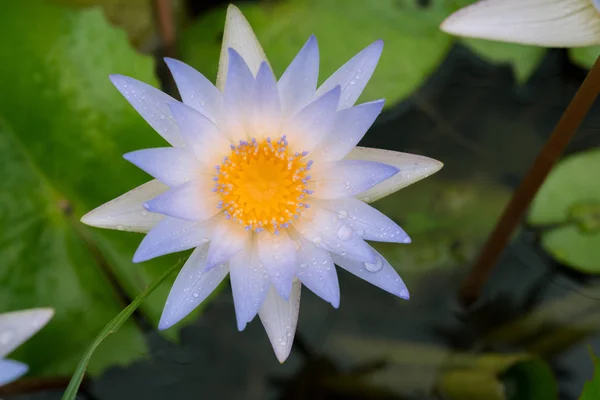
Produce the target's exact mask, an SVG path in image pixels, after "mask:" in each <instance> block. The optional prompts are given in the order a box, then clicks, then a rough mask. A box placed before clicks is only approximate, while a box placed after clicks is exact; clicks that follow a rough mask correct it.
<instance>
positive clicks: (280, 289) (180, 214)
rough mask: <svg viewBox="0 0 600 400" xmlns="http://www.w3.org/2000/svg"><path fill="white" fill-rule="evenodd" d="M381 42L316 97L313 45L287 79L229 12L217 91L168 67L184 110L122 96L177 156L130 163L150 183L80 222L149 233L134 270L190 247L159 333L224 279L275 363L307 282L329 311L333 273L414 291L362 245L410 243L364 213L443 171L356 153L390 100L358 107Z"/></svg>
mask: <svg viewBox="0 0 600 400" xmlns="http://www.w3.org/2000/svg"><path fill="white" fill-rule="evenodd" d="M382 46H383V43H382V42H381V41H377V42H375V43H373V44H371V45H370V46H368V47H367V48H365V49H364V50H362V51H361V52H360V53H358V54H357V55H356V56H355V57H354V58H352V59H351V60H350V61H348V62H347V63H346V64H344V65H343V66H342V67H341V68H340V69H339V70H338V71H337V72H335V73H334V74H333V75H332V76H331V77H329V79H327V80H326V81H325V82H324V83H323V84H322V85H321V86H319V87H318V88H317V75H318V68H319V52H318V47H317V40H316V39H315V38H314V37H310V38H309V39H308V41H307V42H306V44H305V45H304V47H302V49H301V50H300V52H299V53H298V55H297V56H296V58H295V59H294V60H293V61H292V63H291V64H290V65H289V67H288V68H287V69H286V71H285V72H284V73H283V75H282V76H281V78H280V79H279V80H276V79H275V76H274V74H273V72H272V70H271V67H270V66H269V63H268V61H267V59H266V56H265V54H264V52H263V50H262V48H261V46H260V44H259V43H258V41H257V39H256V37H255V35H254V33H253V32H252V29H251V28H250V26H249V24H248V22H247V21H246V19H245V18H244V17H243V15H242V14H241V12H240V11H239V10H238V9H237V8H236V7H234V6H230V7H229V9H228V12H227V17H226V24H225V33H224V39H223V48H222V52H221V60H220V65H219V73H218V76H217V85H216V87H215V86H213V84H212V83H211V82H210V81H209V80H208V79H206V78H205V77H204V76H202V75H201V74H200V73H199V72H197V71H195V70H194V69H193V68H191V67H189V66H188V65H186V64H184V63H182V62H180V61H176V60H173V59H166V63H167V64H168V66H169V68H170V70H171V72H172V74H173V77H174V79H175V82H176V84H177V87H178V89H179V92H180V94H181V98H182V99H183V102H179V101H176V100H174V99H173V98H171V97H169V96H168V95H166V94H164V93H162V92H160V91H159V90H157V89H154V88H153V87H150V86H148V85H146V84H144V83H142V82H139V81H136V80H134V79H132V78H128V77H124V76H118V75H117V76H112V77H111V80H112V82H113V83H114V85H115V86H116V87H117V89H119V91H121V93H122V94H123V95H124V96H125V98H126V99H127V100H128V101H129V102H130V103H131V104H132V105H133V107H134V108H135V109H136V110H137V111H138V112H139V113H140V114H141V115H142V117H144V118H145V119H146V121H147V122H148V123H149V124H150V125H151V126H152V127H153V128H154V129H155V130H156V131H157V132H158V133H159V134H160V135H161V136H162V137H163V138H164V139H165V140H166V141H167V142H169V144H171V146H172V147H164V148H154V149H146V150H140V151H134V152H132V153H129V154H126V155H125V158H126V159H127V160H128V161H130V162H132V163H133V164H135V165H136V166H138V167H139V168H141V169H143V170H144V171H146V172H147V173H148V174H150V175H152V176H153V177H154V178H155V179H156V180H153V181H150V182H148V183H146V184H144V185H142V186H140V187H138V188H136V189H134V190H132V191H130V192H128V193H126V194H124V195H122V196H121V197H119V198H117V199H115V200H112V201H111V202H109V203H107V204H105V205H103V206H101V207H99V208H97V209H96V210H93V211H92V212H90V213H88V214H87V215H85V216H84V217H83V218H82V221H83V222H84V223H86V224H89V225H93V226H97V227H103V228H112V229H114V228H117V229H121V230H129V231H136V232H147V235H146V236H145V238H144V239H143V241H142V243H141V244H140V246H139V248H138V250H137V252H136V253H135V255H134V261H135V262H141V261H145V260H148V259H151V258H154V257H158V256H160V255H163V254H167V253H172V252H177V251H182V250H186V249H192V248H193V249H194V251H193V253H192V254H191V256H190V258H189V259H188V260H187V262H186V263H185V265H184V266H183V268H182V270H181V272H180V273H179V275H178V277H177V279H176V281H175V283H174V285H173V287H172V289H171V292H170V294H169V297H168V299H167V303H166V306H165V309H164V311H163V315H162V317H161V321H160V323H159V328H160V329H166V328H169V327H171V326H172V325H173V324H175V323H177V322H178V321H180V320H181V319H182V318H183V317H185V316H186V315H187V314H189V313H190V312H191V311H192V310H193V309H194V308H195V307H197V306H198V305H199V304H200V303H201V302H202V301H203V300H204V299H206V297H207V296H208V295H209V294H210V293H211V292H212V291H213V290H214V289H215V288H216V287H217V286H218V285H219V283H220V282H221V281H222V280H223V279H224V278H225V277H226V276H227V275H229V276H230V280H231V288H232V292H233V300H234V305H235V313H236V317H237V327H238V329H239V330H242V329H244V327H245V326H246V324H247V323H248V322H250V321H251V320H252V319H253V318H254V317H255V316H256V315H257V314H258V315H259V317H260V319H261V321H262V323H263V325H264V327H265V329H266V331H267V334H268V336H269V339H270V341H271V343H272V345H273V348H274V350H275V354H276V356H277V358H278V359H279V361H280V362H283V361H284V360H285V359H286V358H287V357H288V355H289V353H290V349H291V345H292V342H293V338H294V334H295V330H296V324H297V319H298V310H299V305H300V288H301V285H302V284H304V285H305V286H306V287H308V288H309V289H310V290H312V291H313V292H314V293H316V294H317V295H318V296H320V297H322V298H323V299H324V300H326V301H327V302H329V303H331V304H332V305H333V306H334V307H338V305H339V302H340V293H339V286H338V278H337V274H336V269H335V266H334V263H335V264H337V265H338V266H340V267H342V268H343V269H346V270H347V271H349V272H351V273H353V274H355V275H357V276H358V277H360V278H362V279H364V280H366V281H368V282H370V283H372V284H374V285H377V286H379V287H380V288H382V289H383V290H386V291H388V292H390V293H392V294H395V295H397V296H399V297H402V298H405V299H408V291H407V289H406V286H405V285H404V283H403V282H402V279H400V277H399V276H398V274H397V273H396V271H395V270H394V268H392V266H391V265H390V264H389V263H388V262H387V261H386V260H385V259H384V258H383V257H382V256H381V255H380V254H379V253H377V252H376V251H375V250H374V249H373V248H372V247H371V246H369V245H368V244H367V242H366V241H365V240H375V241H383V242H396V243H409V242H410V239H409V237H408V235H407V234H406V233H405V232H404V231H403V230H402V229H401V228H400V227H399V226H397V225H396V224H395V223H394V222H393V221H392V220H390V219H389V218H388V217H386V216H385V215H383V214H381V213H380V212H379V211H377V210H376V209H374V208H372V207H370V206H369V205H367V204H366V202H368V201H374V200H376V199H378V198H381V197H383V196H385V195H387V194H389V193H391V192H394V191H396V190H398V189H400V188H402V187H405V186H407V185H410V184H411V183H413V182H416V181H418V180H420V179H422V178H424V177H426V176H429V175H431V174H433V173H434V172H436V171H437V170H439V169H440V168H441V166H442V164H441V163H440V162H438V161H435V160H432V159H430V158H426V157H423V156H418V155H411V154H404V153H397V152H393V151H387V150H375V149H367V148H361V147H355V146H356V144H357V143H358V142H359V140H360V139H361V138H362V137H363V135H364V134H365V132H366V131H367V129H368V128H369V127H370V126H371V124H372V123H373V122H374V121H375V119H376V117H377V115H378V114H379V113H380V112H381V110H382V107H383V100H378V101H373V102H368V103H364V104H360V105H357V106H354V103H355V102H356V100H357V99H358V97H359V96H360V94H361V92H362V90H363V88H364V87H365V85H366V84H367V81H368V80H369V78H370V77H371V74H372V73H373V71H374V69H375V66H376V64H377V62H378V60H379V56H380V54H381V51H382Z"/></svg>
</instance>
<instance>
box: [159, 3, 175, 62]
mask: <svg viewBox="0 0 600 400" xmlns="http://www.w3.org/2000/svg"><path fill="white" fill-rule="evenodd" d="M154 12H155V13H156V19H157V22H158V33H159V35H160V39H161V41H162V45H163V48H164V52H165V55H166V56H167V57H176V55H177V54H176V49H175V38H176V34H177V32H176V29H175V19H174V16H173V3H172V1H171V0H154Z"/></svg>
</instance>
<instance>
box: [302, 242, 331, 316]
mask: <svg viewBox="0 0 600 400" xmlns="http://www.w3.org/2000/svg"><path fill="white" fill-rule="evenodd" d="M294 239H295V240H296V241H297V243H298V245H299V250H298V252H297V257H298V268H297V270H296V276H297V277H298V279H300V281H301V282H302V284H304V286H306V287H307V288H309V289H310V290H311V291H312V292H313V293H314V294H316V295H317V296H319V297H320V298H322V299H323V300H325V301H327V302H329V303H331V305H332V306H333V307H335V308H338V307H339V305H340V285H339V282H338V277H337V273H336V271H335V265H333V260H332V259H331V256H330V255H329V252H327V251H325V250H323V249H321V248H319V247H317V246H315V245H313V244H312V243H311V242H309V241H308V240H306V239H305V238H304V237H302V236H300V235H297V237H294Z"/></svg>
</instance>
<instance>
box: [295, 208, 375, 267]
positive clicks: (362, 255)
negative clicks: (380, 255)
mask: <svg viewBox="0 0 600 400" xmlns="http://www.w3.org/2000/svg"><path fill="white" fill-rule="evenodd" d="M294 227H295V228H296V229H297V230H298V232H299V233H300V234H301V235H302V236H304V237H305V238H306V239H307V240H309V241H310V242H312V243H313V244H314V245H316V246H318V247H320V248H322V249H325V250H327V251H330V252H332V253H337V254H340V255H342V256H344V257H348V258H352V259H355V260H358V261H365V262H374V261H375V256H374V254H373V252H372V251H371V248H370V247H369V245H367V243H366V242H365V241H364V240H363V239H362V237H360V235H358V234H356V233H355V232H354V231H353V230H352V228H351V227H350V225H349V224H348V223H347V221H345V220H344V219H342V218H340V217H339V216H338V214H337V213H335V212H333V211H329V210H326V209H324V208H321V207H318V206H313V207H311V208H310V209H309V210H305V211H304V212H303V214H302V216H301V217H300V219H298V220H297V221H295V222H294Z"/></svg>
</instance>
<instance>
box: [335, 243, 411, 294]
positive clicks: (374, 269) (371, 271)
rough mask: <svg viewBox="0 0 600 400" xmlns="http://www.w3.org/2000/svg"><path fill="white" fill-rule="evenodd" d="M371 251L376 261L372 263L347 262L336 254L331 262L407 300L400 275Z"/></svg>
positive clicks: (377, 254) (374, 251)
mask: <svg viewBox="0 0 600 400" xmlns="http://www.w3.org/2000/svg"><path fill="white" fill-rule="evenodd" d="M372 250H373V253H374V254H375V255H376V260H375V261H374V262H373V263H363V262H358V261H354V260H349V259H348V258H346V257H340V256H338V255H336V254H332V258H333V262H334V263H336V264H337V265H339V266H340V267H342V268H344V269H345V270H346V271H348V272H350V273H352V274H354V275H356V276H358V277H359V278H361V279H364V280H365V281H367V282H369V283H370V284H372V285H375V286H377V287H378V288H380V289H383V290H385V291H386V292H388V293H391V294H393V295H396V296H398V297H401V298H403V299H406V300H408V298H409V295H408V289H407V288H406V285H405V284H404V282H403V281H402V278H400V275H398V273H397V272H396V270H395V269H394V267H392V266H391V265H390V263H389V262H387V260H386V259H385V258H384V257H383V256H382V255H381V254H379V253H378V252H377V251H376V250H375V249H372Z"/></svg>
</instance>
